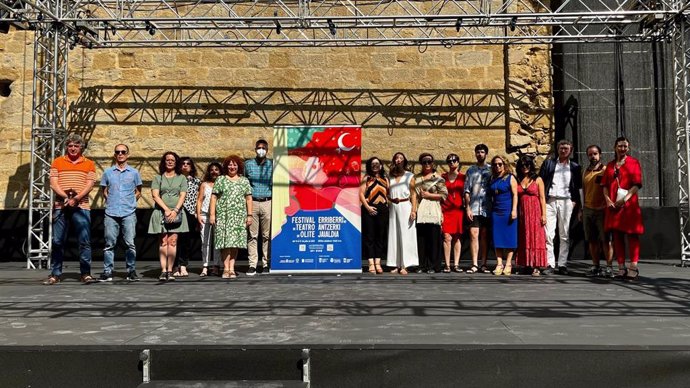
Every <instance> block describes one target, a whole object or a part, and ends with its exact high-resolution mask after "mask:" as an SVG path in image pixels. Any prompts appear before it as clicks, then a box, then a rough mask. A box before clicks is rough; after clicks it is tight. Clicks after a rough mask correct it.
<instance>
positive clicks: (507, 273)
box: [503, 265, 513, 276]
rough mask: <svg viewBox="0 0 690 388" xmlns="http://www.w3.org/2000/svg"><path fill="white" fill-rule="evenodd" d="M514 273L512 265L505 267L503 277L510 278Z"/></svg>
mask: <svg viewBox="0 0 690 388" xmlns="http://www.w3.org/2000/svg"><path fill="white" fill-rule="evenodd" d="M512 273H513V267H512V266H510V265H506V266H505V267H503V275H504V276H510V275H511V274H512Z"/></svg>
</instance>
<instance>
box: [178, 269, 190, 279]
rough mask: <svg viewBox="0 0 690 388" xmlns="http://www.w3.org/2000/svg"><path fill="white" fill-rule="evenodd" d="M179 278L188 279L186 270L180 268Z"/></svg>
mask: <svg viewBox="0 0 690 388" xmlns="http://www.w3.org/2000/svg"><path fill="white" fill-rule="evenodd" d="M180 277H181V278H186V277H189V272H187V269H186V268H180Z"/></svg>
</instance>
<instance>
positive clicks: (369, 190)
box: [359, 156, 389, 274]
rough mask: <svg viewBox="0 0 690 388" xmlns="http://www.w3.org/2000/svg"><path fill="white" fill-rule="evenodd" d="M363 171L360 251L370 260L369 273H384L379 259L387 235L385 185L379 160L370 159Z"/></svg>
mask: <svg viewBox="0 0 690 388" xmlns="http://www.w3.org/2000/svg"><path fill="white" fill-rule="evenodd" d="M365 166H366V167H365V168H366V174H365V175H364V177H363V178H362V182H361V184H360V186H359V202H360V203H361V204H362V254H363V257H366V258H367V260H368V261H369V272H370V273H379V274H380V273H383V268H381V258H382V257H384V255H385V254H386V239H387V238H388V187H389V182H388V178H387V177H386V173H385V172H384V170H383V163H382V162H381V159H379V158H377V157H376V156H374V157H371V158H369V160H367V162H366V164H365Z"/></svg>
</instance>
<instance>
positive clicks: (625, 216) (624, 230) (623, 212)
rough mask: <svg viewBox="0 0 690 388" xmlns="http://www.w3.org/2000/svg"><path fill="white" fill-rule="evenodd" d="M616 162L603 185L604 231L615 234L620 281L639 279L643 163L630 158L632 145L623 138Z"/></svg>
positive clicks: (612, 163)
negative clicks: (627, 256) (627, 257)
mask: <svg viewBox="0 0 690 388" xmlns="http://www.w3.org/2000/svg"><path fill="white" fill-rule="evenodd" d="M614 151H615V154H616V158H615V160H612V161H611V162H609V164H608V165H606V171H605V172H604V177H603V179H602V181H601V185H602V186H604V197H605V198H606V215H605V218H604V229H605V230H606V231H607V232H611V233H612V234H613V249H614V254H615V255H616V260H617V261H618V275H617V277H618V278H622V279H625V278H628V279H637V277H638V276H639V275H640V270H639V269H638V268H637V261H638V260H639V259H640V235H641V234H642V233H644V225H642V210H641V209H640V204H639V202H638V198H637V191H638V190H640V188H642V168H641V167H640V162H639V161H638V160H637V159H635V158H633V157H632V156H630V155H628V152H629V151H630V141H629V140H628V139H627V138H625V137H623V136H621V137H619V138H618V139H616V142H615V146H614ZM626 236H627V237H628V248H629V250H630V267H628V268H625V237H626Z"/></svg>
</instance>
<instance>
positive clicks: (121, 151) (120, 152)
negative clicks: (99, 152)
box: [115, 150, 127, 155]
mask: <svg viewBox="0 0 690 388" xmlns="http://www.w3.org/2000/svg"><path fill="white" fill-rule="evenodd" d="M115 155H127V150H115Z"/></svg>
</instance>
